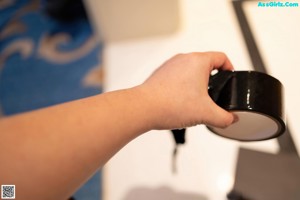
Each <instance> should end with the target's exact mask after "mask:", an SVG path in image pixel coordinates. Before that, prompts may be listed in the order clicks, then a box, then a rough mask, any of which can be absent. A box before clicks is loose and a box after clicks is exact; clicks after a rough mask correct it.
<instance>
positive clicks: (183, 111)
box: [140, 52, 235, 129]
mask: <svg viewBox="0 0 300 200" xmlns="http://www.w3.org/2000/svg"><path fill="white" fill-rule="evenodd" d="M214 69H221V70H233V66H232V64H231V63H230V61H229V60H228V58H227V56H226V55H225V54H224V53H220V52H205V53H189V54H179V55H176V56H174V57H173V58H171V59H170V60H168V61H166V62H165V63H164V64H163V65H162V66H161V67H159V68H158V69H157V70H156V71H155V72H154V73H153V74H152V75H151V76H150V77H149V78H148V79H147V80H146V81H145V82H144V83H143V84H142V85H141V86H140V88H141V89H142V91H143V92H144V95H146V96H147V99H148V103H149V104H151V106H150V108H152V109H151V111H150V112H151V113H153V127H154V129H177V128H185V127H190V126H195V125H198V124H205V125H210V126H215V127H220V128H225V127H227V126H229V125H231V124H232V123H234V121H235V117H234V115H233V114H232V113H229V112H227V111H225V110H224V109H222V108H221V107H219V106H218V105H216V104H215V103H214V102H213V100H212V99H211V98H210V96H209V95H208V81H209V77H210V74H211V71H212V70H214Z"/></svg>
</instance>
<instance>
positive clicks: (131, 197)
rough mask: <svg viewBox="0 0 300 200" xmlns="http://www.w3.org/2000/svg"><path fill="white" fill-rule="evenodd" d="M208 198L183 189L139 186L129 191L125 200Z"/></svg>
mask: <svg viewBox="0 0 300 200" xmlns="http://www.w3.org/2000/svg"><path fill="white" fill-rule="evenodd" d="M141 199H143V200H153V199H155V200H208V198H207V197H205V196H203V195H201V194H196V193H191V192H183V191H175V190H173V189H172V188H170V187H167V186H161V187H157V188H147V187H137V188H134V189H132V190H131V191H129V192H128V193H127V195H126V196H125V197H124V198H123V200H141Z"/></svg>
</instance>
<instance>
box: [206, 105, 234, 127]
mask: <svg viewBox="0 0 300 200" xmlns="http://www.w3.org/2000/svg"><path fill="white" fill-rule="evenodd" d="M209 100H210V101H208V104H207V107H206V108H207V109H208V110H207V112H205V113H206V115H205V117H204V119H203V123H204V124H205V125H209V126H214V127H218V128H226V127H227V126H229V125H231V124H233V123H234V122H236V121H237V116H235V115H234V114H233V113H230V112H228V111H226V110H224V109H223V108H221V107H219V106H218V105H217V104H215V102H213V101H212V100H211V99H209Z"/></svg>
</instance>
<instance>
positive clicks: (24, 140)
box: [0, 88, 152, 199]
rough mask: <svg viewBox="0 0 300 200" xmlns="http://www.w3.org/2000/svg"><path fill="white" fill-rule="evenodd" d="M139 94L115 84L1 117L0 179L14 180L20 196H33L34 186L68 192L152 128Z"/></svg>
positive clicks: (52, 195)
mask: <svg viewBox="0 0 300 200" xmlns="http://www.w3.org/2000/svg"><path fill="white" fill-rule="evenodd" d="M143 96H144V95H142V94H141V93H140V90H139V89H137V88H134V89H128V90H120V91H116V92H111V93H106V94H102V95H98V96H94V97H90V98H86V99H82V100H78V101H74V102H70V103H66V104H62V105H58V106H53V107H50V108H47V109H41V110H38V111H34V112H31V113H26V114H22V115H17V116H14V117H10V118H7V119H4V120H2V121H0V132H1V136H0V137H1V139H0V147H1V151H0V160H5V162H1V165H0V177H1V178H0V181H1V184H5V183H8V182H9V183H11V184H15V185H16V187H17V190H18V194H17V195H18V197H19V198H20V197H24V199H28V198H30V199H32V193H33V192H34V193H35V194H34V196H36V197H37V198H39V199H40V198H42V199H60V198H67V196H68V195H71V194H72V192H74V190H75V189H76V188H77V187H78V186H79V184H82V183H83V182H84V181H85V180H86V179H87V178H88V177H89V176H91V175H92V174H93V173H94V172H95V171H96V170H97V169H98V168H99V167H101V166H102V165H103V164H104V163H105V162H106V161H107V160H108V159H109V158H110V157H111V156H113V154H115V153H116V152H117V151H118V150H119V149H120V148H122V147H123V146H124V145H125V144H127V143H128V142H129V141H130V140H132V139H133V138H135V137H137V136H138V135H140V134H141V133H143V132H146V131H148V130H149V129H150V128H151V118H152V116H151V113H149V109H150V107H149V103H147V100H146V99H145V98H144V97H143ZM16 158H17V159H16ZM34 188H38V190H35V189H34ZM57 188H60V189H61V190H58V189H57ZM37 192H38V194H37ZM20 199H21V198H20Z"/></svg>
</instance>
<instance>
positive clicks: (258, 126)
mask: <svg viewBox="0 0 300 200" xmlns="http://www.w3.org/2000/svg"><path fill="white" fill-rule="evenodd" d="M233 113H234V114H235V115H237V116H238V119H239V121H238V122H236V123H234V124H232V125H230V126H229V127H227V128H215V127H211V129H212V130H213V131H214V132H216V133H218V134H219V135H221V136H224V137H227V138H232V139H236V140H249V141H251V140H263V139H266V138H270V137H272V136H274V135H275V134H277V133H278V130H279V127H278V122H277V121H276V120H275V119H273V118H271V117H269V116H266V115H263V114H260V113H254V112H245V111H235V112H233Z"/></svg>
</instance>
